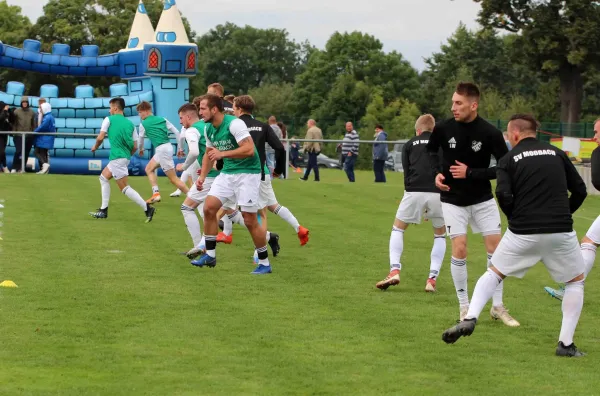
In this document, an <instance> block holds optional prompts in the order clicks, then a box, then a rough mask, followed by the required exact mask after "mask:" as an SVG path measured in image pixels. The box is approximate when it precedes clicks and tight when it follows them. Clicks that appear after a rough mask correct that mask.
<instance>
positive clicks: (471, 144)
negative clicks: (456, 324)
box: [427, 83, 519, 327]
mask: <svg viewBox="0 0 600 396" xmlns="http://www.w3.org/2000/svg"><path fill="white" fill-rule="evenodd" d="M479 96H480V94H479V88H477V86H476V85H475V84H471V83H459V84H458V86H457V87H456V92H455V93H454V95H453V96H452V113H453V114H454V118H451V119H449V120H447V121H443V122H441V123H439V124H437V125H436V126H435V128H434V130H433V133H432V134H431V136H430V138H429V143H428V144H427V150H428V151H429V153H430V154H433V155H432V156H431V160H432V166H433V167H434V169H435V171H436V178H435V185H436V187H437V188H439V189H440V190H441V194H440V199H441V201H442V210H443V212H444V222H445V223H446V228H447V229H448V234H449V235H450V239H451V241H452V260H451V266H450V272H451V274H452V280H453V281H454V287H455V288H456V294H457V296H458V302H459V304H460V320H462V319H464V317H465V315H466V313H467V311H468V309H469V294H468V292H467V228H468V226H469V224H471V229H472V230H473V232H474V233H480V234H482V235H483V242H484V244H485V247H486V249H487V265H488V267H489V266H490V265H491V263H490V258H491V257H492V254H493V253H494V251H495V250H496V247H497V246H498V243H500V238H501V222H500V212H499V210H498V206H497V205H496V201H495V200H494V195H493V194H492V185H491V183H490V180H491V179H495V178H496V168H495V167H490V166H489V165H490V161H491V157H492V155H493V156H494V157H495V158H496V160H498V161H499V160H500V158H502V157H503V156H504V155H505V154H506V153H507V151H508V149H507V148H506V143H504V137H503V136H502V132H500V131H499V130H498V129H497V128H495V127H494V126H493V125H491V124H490V123H488V122H486V121H485V120H484V119H483V118H481V117H479V115H478V114H477V108H478V106H479ZM440 148H441V149H442V153H443V154H442V155H443V165H442V167H440V166H439V162H438V150H439V149H440ZM502 289H503V284H502V283H500V284H499V285H498V289H497V290H496V293H495V294H494V299H493V302H492V309H491V311H490V315H491V316H492V318H493V319H496V320H497V319H500V320H502V322H504V324H505V325H507V326H511V327H517V326H519V322H517V321H516V320H515V319H514V318H513V317H511V316H510V315H509V313H508V310H507V309H506V308H505V307H504V304H503V303H502V291H503V290H502Z"/></svg>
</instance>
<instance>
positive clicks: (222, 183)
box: [192, 95, 272, 274]
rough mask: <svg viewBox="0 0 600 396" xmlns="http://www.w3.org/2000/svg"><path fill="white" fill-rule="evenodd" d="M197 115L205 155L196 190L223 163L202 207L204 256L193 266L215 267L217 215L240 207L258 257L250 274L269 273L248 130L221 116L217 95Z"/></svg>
mask: <svg viewBox="0 0 600 396" xmlns="http://www.w3.org/2000/svg"><path fill="white" fill-rule="evenodd" d="M200 115H201V117H202V119H204V121H205V122H206V129H205V135H206V150H207V152H206V155H205V156H204V158H203V161H202V171H201V172H202V173H201V175H200V177H199V178H198V180H197V181H196V186H197V188H198V190H199V191H202V190H203V189H204V188H205V186H204V183H205V182H206V179H207V177H208V175H209V171H210V170H211V169H212V168H213V164H214V163H215V162H216V161H218V160H223V169H222V170H221V174H220V175H219V176H218V177H217V178H216V179H215V180H214V182H213V184H212V186H211V188H210V191H209V192H208V197H207V198H206V201H205V204H204V220H205V224H204V225H205V233H206V235H205V239H206V254H204V255H202V257H200V258H199V259H198V260H194V261H192V264H193V265H196V266H200V267H203V266H209V267H214V266H215V265H216V264H217V258H216V246H217V232H218V229H219V227H218V220H217V217H216V216H217V212H218V211H219V209H221V207H222V206H224V205H227V206H230V205H239V206H240V207H241V210H242V215H243V217H244V223H245V224H246V227H247V228H248V231H250V234H251V236H252V240H253V241H254V246H255V247H256V250H257V251H258V255H259V264H258V266H257V267H256V269H255V270H254V272H252V273H253V274H269V273H271V272H272V270H271V265H270V263H269V253H268V251H267V240H266V237H265V232H264V229H263V228H262V227H261V226H260V225H259V224H258V219H257V212H258V209H259V208H258V202H259V189H260V179H261V176H260V175H261V163H260V158H259V156H258V153H257V151H256V147H254V142H253V141H252V137H251V136H250V133H249V131H248V127H247V126H246V124H244V122H243V121H242V120H240V119H238V118H236V117H235V116H232V115H225V114H223V102H222V101H221V99H220V98H219V97H218V96H216V95H205V96H203V97H202V98H201V101H200Z"/></svg>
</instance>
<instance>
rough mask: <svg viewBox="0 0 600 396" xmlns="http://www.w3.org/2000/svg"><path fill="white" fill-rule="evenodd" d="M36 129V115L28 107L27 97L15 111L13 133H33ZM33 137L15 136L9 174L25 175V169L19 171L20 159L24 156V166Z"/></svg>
mask: <svg viewBox="0 0 600 396" xmlns="http://www.w3.org/2000/svg"><path fill="white" fill-rule="evenodd" d="M35 127H36V114H35V112H34V111H33V110H31V107H29V97H27V96H23V97H22V98H21V107H20V108H18V109H16V110H15V122H14V124H13V131H15V132H33V130H34V129H35ZM23 138H25V152H24V153H23V152H22V151H23ZM34 140H35V136H33V135H25V136H23V135H20V134H15V135H14V137H13V141H14V142H15V155H14V157H13V163H12V171H11V173H17V172H19V173H25V169H21V157H22V156H25V164H27V160H28V159H29V152H30V151H31V148H32V147H33V142H34Z"/></svg>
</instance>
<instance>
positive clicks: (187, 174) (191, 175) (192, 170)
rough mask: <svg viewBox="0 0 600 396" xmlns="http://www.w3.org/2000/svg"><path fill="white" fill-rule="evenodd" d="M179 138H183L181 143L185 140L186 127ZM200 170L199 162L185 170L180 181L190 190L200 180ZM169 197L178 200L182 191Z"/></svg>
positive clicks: (174, 192)
mask: <svg viewBox="0 0 600 396" xmlns="http://www.w3.org/2000/svg"><path fill="white" fill-rule="evenodd" d="M180 122H181V120H180ZM179 136H180V137H181V138H180V139H181V141H183V140H185V127H184V126H182V127H181V131H180V132H179ZM188 147H189V146H188ZM181 149H182V150H183V146H182V147H181ZM199 170H200V165H199V164H198V162H195V163H194V164H193V165H192V166H190V167H189V168H188V169H187V170H184V171H183V172H181V177H180V178H179V180H181V182H182V183H183V184H185V185H186V186H188V188H191V187H192V185H194V183H196V179H198V173H197V172H198V171H199ZM188 181H191V184H190V183H188ZM169 196H170V197H171V198H177V197H179V196H181V190H180V189H177V190H175V191H173V192H172V193H171V194H169Z"/></svg>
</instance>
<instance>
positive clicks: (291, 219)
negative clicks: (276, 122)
mask: <svg viewBox="0 0 600 396" xmlns="http://www.w3.org/2000/svg"><path fill="white" fill-rule="evenodd" d="M273 213H275V214H276V215H277V216H279V217H281V218H282V219H283V220H285V221H287V223H288V224H289V225H291V226H292V227H294V230H296V232H298V230H299V229H300V223H298V219H296V217H295V216H294V215H293V214H292V212H290V210H289V209H288V208H286V207H285V206H281V205H278V206H277V208H275V211H274V212H273Z"/></svg>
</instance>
